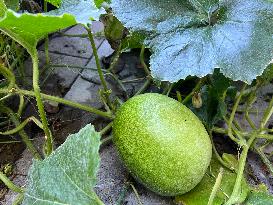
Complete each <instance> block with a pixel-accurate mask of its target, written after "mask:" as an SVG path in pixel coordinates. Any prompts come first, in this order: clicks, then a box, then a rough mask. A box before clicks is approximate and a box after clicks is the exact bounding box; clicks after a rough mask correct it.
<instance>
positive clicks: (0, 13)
mask: <svg viewBox="0 0 273 205" xmlns="http://www.w3.org/2000/svg"><path fill="white" fill-rule="evenodd" d="M6 11H7V7H6V5H5V3H4V0H0V18H3V17H4V16H5V13H6Z"/></svg>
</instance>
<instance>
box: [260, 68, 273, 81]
mask: <svg viewBox="0 0 273 205" xmlns="http://www.w3.org/2000/svg"><path fill="white" fill-rule="evenodd" d="M272 79H273V63H271V64H270V65H269V66H268V67H267V68H266V69H265V70H264V72H263V74H262V75H261V76H259V77H258V78H257V80H259V81H260V82H261V83H262V84H267V83H270V81H271V80H272Z"/></svg>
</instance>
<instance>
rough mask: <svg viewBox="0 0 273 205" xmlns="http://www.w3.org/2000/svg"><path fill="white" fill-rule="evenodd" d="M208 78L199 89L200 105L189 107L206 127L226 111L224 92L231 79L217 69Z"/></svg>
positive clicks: (210, 125)
mask: <svg viewBox="0 0 273 205" xmlns="http://www.w3.org/2000/svg"><path fill="white" fill-rule="evenodd" d="M208 80H209V81H210V82H209V83H208V84H207V85H205V86H203V88H202V89H201V91H200V93H201V98H202V101H203V105H202V107H200V108H194V107H191V109H192V110H193V112H194V113H195V114H196V115H197V116H198V117H199V118H200V119H201V120H202V121H203V123H204V124H205V125H206V126H207V127H208V128H211V127H212V126H213V125H214V124H216V123H217V122H218V121H219V120H221V119H223V116H225V115H226V113H227V106H226V103H225V94H226V90H227V89H228V87H229V86H230V83H231V81H230V80H229V79H228V78H226V77H225V76H224V75H223V74H222V73H220V71H219V69H216V70H215V71H214V74H213V75H212V76H210V77H209V78H208Z"/></svg>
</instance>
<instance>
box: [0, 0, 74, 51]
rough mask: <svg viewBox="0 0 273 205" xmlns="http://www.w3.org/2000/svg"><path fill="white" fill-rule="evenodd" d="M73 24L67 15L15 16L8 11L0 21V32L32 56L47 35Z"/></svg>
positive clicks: (72, 20)
mask: <svg viewBox="0 0 273 205" xmlns="http://www.w3.org/2000/svg"><path fill="white" fill-rule="evenodd" d="M0 6H1V5H0ZM0 10H1V7H0ZM74 24H76V21H75V19H74V17H73V16H71V15H69V14H64V15H63V16H46V15H42V14H37V15H34V14H28V13H25V14H17V13H15V12H13V11H12V10H8V11H6V14H5V16H4V17H3V18H2V19H0V30H1V31H3V32H4V33H6V34H7V35H9V36H10V37H12V38H13V39H14V40H15V41H17V42H18V43H20V44H21V45H22V46H24V47H25V48H26V49H27V50H28V52H29V53H30V54H33V53H35V51H36V45H37V43H38V41H39V40H41V39H42V38H44V37H45V36H46V35H47V34H48V33H52V32H55V31H57V30H59V29H64V28H66V27H69V26H72V25H74Z"/></svg>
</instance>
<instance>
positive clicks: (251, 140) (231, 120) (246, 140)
mask: <svg viewBox="0 0 273 205" xmlns="http://www.w3.org/2000/svg"><path fill="white" fill-rule="evenodd" d="M46 5H47V4H46V3H45V5H44V6H45V8H46ZM84 28H85V29H86V31H87V35H84V37H88V38H89V40H90V43H91V46H92V49H93V54H94V57H95V61H96V66H97V68H96V70H97V72H98V74H99V77H100V80H101V83H102V87H103V89H102V90H101V91H100V95H101V99H102V101H103V103H104V104H105V110H106V111H102V110H99V109H96V108H93V107H91V106H87V105H83V104H79V103H76V102H73V101H69V100H66V99H63V98H60V97H56V96H52V95H47V94H44V93H41V90H40V86H39V80H40V74H39V67H38V52H37V51H36V52H34V53H33V54H32V55H31V58H32V62H33V90H24V89H21V88H19V86H18V84H17V82H16V78H15V75H14V73H13V72H12V70H13V69H12V68H13V66H14V65H13V64H12V65H9V64H7V65H4V64H0V73H1V74H2V75H3V76H4V77H5V79H6V80H7V81H8V84H7V85H6V86H4V87H1V88H0V94H1V98H0V103H1V104H0V111H1V113H5V114H6V115H7V116H8V117H9V119H10V120H11V121H12V123H13V124H14V128H12V129H10V130H7V131H5V132H0V135H11V134H15V133H18V134H19V135H20V136H21V139H22V141H23V142H24V143H25V144H26V146H27V148H28V149H29V150H30V151H31V153H32V154H33V156H34V158H36V159H43V158H44V157H47V156H49V155H50V154H51V153H52V151H53V136H52V132H51V130H50V128H49V126H48V121H47V117H46V113H45V110H44V105H43V100H50V101H54V102H58V103H61V104H64V105H67V106H71V107H74V108H78V109H82V110H84V111H87V112H91V113H94V114H96V115H99V116H102V117H104V118H108V119H110V120H112V119H114V116H115V111H116V110H117V105H116V104H115V103H114V101H112V100H111V98H110V95H111V90H110V89H109V88H108V85H107V81H106V80H105V76H106V75H110V76H112V77H113V79H114V80H116V82H117V83H118V85H119V86H120V87H121V88H122V89H123V90H124V91H125V87H124V85H123V83H125V82H123V81H121V80H119V78H118V77H117V76H116V75H115V74H114V73H113V72H111V71H112V69H113V67H114V66H115V65H116V63H117V61H118V58H119V56H120V54H121V52H122V51H121V47H119V49H118V51H117V53H116V55H115V56H114V58H113V60H112V63H111V65H110V67H109V69H102V68H101V64H100V59H99V56H98V52H97V48H96V45H95V41H94V34H93V33H92V30H91V29H90V25H87V26H84ZM72 37H73V36H72ZM144 51H145V46H142V48H141V51H140V62H141V64H142V67H143V69H144V71H145V72H146V78H145V79H146V81H145V83H144V84H143V85H142V87H141V88H140V89H139V90H138V91H137V92H136V93H135V95H139V94H141V93H143V92H145V91H146V89H147V88H148V87H149V86H150V85H151V84H152V83H153V79H152V77H151V74H150V70H149V67H148V66H147V65H146V63H145V60H144ZM45 53H46V66H47V67H67V68H70V67H73V68H81V67H78V66H73V65H65V66H64V65H54V64H50V58H49V52H48V37H46V40H45ZM90 69H94V68H90ZM206 84H207V79H206V77H204V78H201V79H199V81H198V82H197V83H196V85H195V87H194V88H193V89H192V91H191V92H190V93H189V94H188V95H186V96H184V98H183V97H182V94H181V93H180V91H176V98H177V100H178V101H179V102H181V103H183V104H187V103H188V102H189V101H190V100H191V99H192V97H193V95H194V94H195V93H196V92H197V93H198V92H200V90H201V88H202V87H203V86H204V85H206ZM174 85H175V84H168V85H167V86H166V87H165V89H164V91H163V93H164V94H166V95H169V94H170V93H171V92H172V90H173V88H174ZM259 87H260V84H259V81H257V82H256V84H255V85H254V86H248V85H247V84H244V85H243V86H242V89H241V91H240V92H238V94H237V96H236V98H235V100H234V105H233V107H232V110H231V113H230V114H227V115H226V116H223V121H224V122H225V123H226V126H227V128H222V127H217V126H213V127H212V128H209V127H206V128H207V131H208V133H209V135H210V137H211V141H212V145H213V151H214V153H215V156H216V158H217V159H218V160H219V162H220V163H221V164H222V165H223V166H225V167H227V168H228V169H230V170H232V171H234V172H236V174H237V178H236V182H235V184H234V188H233V191H232V194H231V196H229V199H228V201H227V202H226V205H232V204H235V203H237V201H238V198H239V197H240V194H241V186H242V179H243V176H244V170H245V166H246V160H247V155H248V152H249V150H252V151H254V152H256V153H257V154H258V155H259V156H260V157H261V159H262V161H263V162H264V164H265V165H266V166H267V167H268V169H269V171H270V172H271V174H272V175H273V166H272V163H271V162H270V161H269V159H268V158H267V156H266V155H265V153H264V149H265V147H266V146H268V145H269V144H270V143H272V141H273V135H272V132H273V129H269V128H266V125H267V123H268V121H269V119H270V118H271V116H272V114H273V98H272V99H271V101H270V102H269V105H268V107H267V109H266V110H265V111H264V113H263V116H262V119H261V121H260V124H259V126H257V125H255V123H254V122H253V121H252V119H251V117H250V115H249V113H250V110H251V108H252V105H253V103H254V102H255V101H256V93H257V91H258V89H259ZM14 95H17V96H19V106H18V110H17V112H16V113H15V112H14V111H12V110H11V109H10V108H9V107H7V106H5V104H4V103H3V102H4V101H5V100H7V99H9V98H11V97H12V96H14ZM25 96H28V97H34V98H35V99H36V102H37V107H38V111H39V114H40V119H37V118H35V117H33V116H31V117H29V118H27V119H25V120H24V121H22V122H21V116H22V113H23V110H24V107H25V102H24V98H25ZM127 97H129V96H127ZM242 98H246V100H245V101H244V104H245V107H244V110H243V111H242V113H243V114H244V117H245V119H246V120H247V122H248V123H249V126H250V127H251V130H250V131H246V130H243V129H242V128H241V126H240V124H239V123H238V122H237V121H236V113H237V111H238V106H239V104H240V103H241V102H242ZM119 102H120V100H119ZM121 103H122V102H121ZM29 122H34V123H35V124H36V125H37V126H38V127H40V128H41V129H43V131H44V133H45V145H44V154H45V156H41V155H40V154H39V152H38V151H37V150H36V148H35V146H34V145H33V143H32V141H31V140H30V139H29V137H28V136H27V134H26V132H25V131H24V128H25V126H26V125H27V124H28V123H29ZM111 127H112V122H110V123H109V124H108V125H107V126H106V127H105V128H103V129H102V130H101V131H100V134H101V135H105V134H107V133H109V132H110V130H111ZM213 133H219V134H221V135H227V136H229V138H230V139H231V140H232V141H234V143H236V144H237V145H238V146H239V147H240V148H241V149H242V152H241V153H240V157H239V167H238V169H237V170H236V169H235V168H234V167H231V166H230V165H229V164H228V163H226V162H225V161H224V160H223V159H222V157H221V156H220V154H219V153H218V152H217V150H216V147H215V145H214V143H213ZM259 139H263V143H262V144H261V142H260V141H259ZM111 140H112V136H111V135H110V136H109V137H106V138H104V139H102V146H103V145H105V144H108V143H110V142H111ZM222 172H223V171H222V170H219V175H218V177H217V179H216V182H215V185H214V187H213V190H212V192H211V196H210V198H209V202H208V204H209V205H211V204H213V200H214V198H215V194H216V192H217V190H218V189H219V186H220V184H221V179H222V175H223V173H222ZM0 180H2V181H3V182H4V183H5V184H6V185H7V186H8V187H9V188H10V189H11V190H13V191H15V192H18V193H23V192H24V190H23V189H21V188H20V187H17V186H16V185H14V184H13V183H12V182H11V181H10V180H9V179H8V178H7V177H6V176H5V174H4V173H2V172H0ZM128 186H131V187H132V189H133V190H134V192H135V193H136V196H137V198H138V200H139V203H141V201H140V199H139V196H138V194H137V191H136V190H135V188H134V186H133V185H132V184H130V185H128ZM21 200H22V194H21V195H19V198H18V202H20V201H21ZM16 203H17V202H16ZM100 204H102V202H100Z"/></svg>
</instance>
